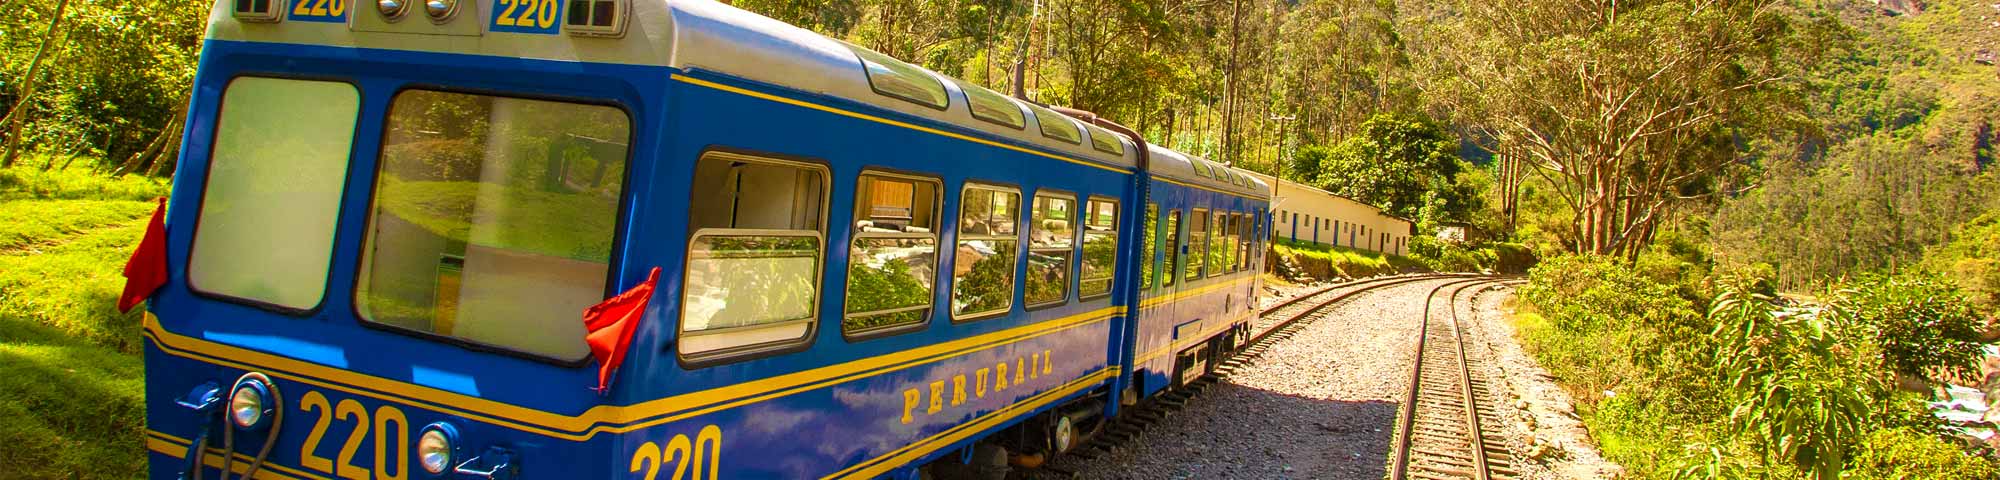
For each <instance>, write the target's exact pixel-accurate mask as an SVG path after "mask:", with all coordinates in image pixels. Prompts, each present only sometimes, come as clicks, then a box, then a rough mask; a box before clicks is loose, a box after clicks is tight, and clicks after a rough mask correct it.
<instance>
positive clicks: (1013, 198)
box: [951, 184, 1021, 320]
mask: <svg viewBox="0 0 2000 480" xmlns="http://www.w3.org/2000/svg"><path fill="white" fill-rule="evenodd" d="M1020 205H1021V192H1020V191H1019V190H1014V189H1012V188H1007V187H995V186H987V185H976V184H968V185H966V186H965V190H964V192H963V193H962V194H960V199H959V220H958V245H957V249H956V250H954V253H953V254H952V260H951V262H952V271H951V316H952V318H953V319H955V320H964V319H968V318H972V317H981V316H986V315H992V314H997V313H1002V312H1006V311H1007V309H1008V308H1011V307H1013V306H1014V265H1015V262H1016V260H1015V258H1016V257H1017V256H1018V255H1019V252H1018V250H1017V247H1018V246H1019V243H1020V237H1018V236H1017V234H1016V233H1015V232H1018V231H1019V230H1016V228H1017V225H1016V223H1017V222H1018V221H1019V218H1020V217H1019V214H1018V213H1017V212H1019V209H1020Z"/></svg>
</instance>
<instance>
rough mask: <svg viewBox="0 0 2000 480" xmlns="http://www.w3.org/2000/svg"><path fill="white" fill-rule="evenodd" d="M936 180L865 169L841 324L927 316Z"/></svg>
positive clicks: (862, 327)
mask: <svg viewBox="0 0 2000 480" xmlns="http://www.w3.org/2000/svg"><path fill="white" fill-rule="evenodd" d="M937 195H938V182H937V181H935V180H929V179H923V178H917V177H905V176H898V175H891V174H885V173H873V172H870V173H864V174H862V175H861V183H860V186H859V188H858V189H857V192H856V193H855V197H856V198H855V201H854V207H855V208H854V209H855V212H854V219H855V220H854V246H853V247H852V248H850V249H848V254H847V305H846V308H845V311H846V317H845V318H844V319H843V320H842V321H841V328H842V329H844V330H845V331H846V332H847V333H848V334H850V335H852V334H857V333H865V332H869V331H876V330H882V329H887V328H891V327H895V326H899V325H911V324H916V323H921V322H923V321H924V319H927V318H930V314H931V284H932V283H933V282H935V281H936V278H937V275H936V272H937V241H938V238H937V235H938V234H937V211H938V209H937V204H938V198H937Z"/></svg>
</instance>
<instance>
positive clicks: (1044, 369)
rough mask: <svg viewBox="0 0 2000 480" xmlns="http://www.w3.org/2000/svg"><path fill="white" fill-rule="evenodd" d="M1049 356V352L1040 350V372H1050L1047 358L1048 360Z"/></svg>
mask: <svg viewBox="0 0 2000 480" xmlns="http://www.w3.org/2000/svg"><path fill="white" fill-rule="evenodd" d="M1050 356H1051V354H1050V352H1049V351H1048V350H1043V351H1042V373H1050V372H1049V368H1050V367H1049V363H1050V362H1049V360H1050V358H1049V357H1050Z"/></svg>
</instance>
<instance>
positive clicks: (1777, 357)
mask: <svg viewBox="0 0 2000 480" xmlns="http://www.w3.org/2000/svg"><path fill="white" fill-rule="evenodd" d="M1759 280H1760V279H1756V278H1745V277H1736V278H1731V279H1729V281H1726V282H1725V284H1724V285H1723V286H1722V294H1721V295H1719V296H1717V297H1716V300H1715V306H1714V308H1713V309H1711V310H1710V311H1709V318H1710V319H1711V320H1713V321H1714V322H1715V324H1716V325H1715V335H1714V337H1715V339H1714V340H1715V341H1716V342H1717V343H1718V344H1719V346H1720V348H1719V349H1717V351H1716V355H1715V365H1716V367H1717V371H1718V372H1720V373H1722V374H1723V375H1725V376H1726V378H1727V379H1728V381H1729V383H1728V385H1729V387H1730V389H1729V390H1728V394H1729V397H1728V398H1729V401H1730V403H1731V408H1730V415H1729V425H1730V430H1729V431H1730V433H1731V434H1733V436H1734V437H1735V439H1736V440H1737V441H1739V442H1745V443H1747V444H1748V445H1750V446H1751V447H1752V448H1753V449H1755V450H1756V451H1758V453H1760V454H1761V457H1762V458H1764V459H1766V460H1767V461H1769V460H1776V461H1781V462H1784V463H1786V464H1789V465H1790V466H1792V467H1794V468H1798V469H1799V470H1800V471H1802V472H1805V473H1806V475H1807V476H1808V477H1812V478H1839V477H1840V471H1841V468H1842V464H1843V463H1844V462H1845V460H1846V458H1847V454H1848V449H1849V448H1850V447H1852V446H1853V445H1854V444H1856V443H1859V442H1858V437H1859V436H1860V435H1861V434H1862V432H1866V431H1868V430H1869V429H1871V428H1873V427H1875V426H1877V423H1876V422H1879V421H1881V420H1882V419H1879V418H1871V416H1872V413H1873V410H1872V409H1871V408H1870V407H1871V405H1872V404H1874V403H1875V402H1874V401H1873V399H1874V398H1878V397H1884V396H1886V394H1887V392H1888V389H1887V386H1886V385H1884V384H1883V382H1882V381H1881V380H1880V377H1879V376H1878V375H1873V374H1872V372H1870V371H1869V369H1868V367H1869V366H1868V365H1865V364H1861V363H1858V362H1855V361H1854V360H1855V359H1854V356H1853V355H1852V353H1853V350H1854V347H1852V346H1849V345H1847V344H1846V342H1844V341H1843V338H1842V335H1841V333H1842V331H1843V330H1844V329H1843V328H1842V326H1840V325H1835V324H1834V322H1839V321H1841V320H1842V319H1841V318H1840V317H1837V316H1832V317H1831V318H1829V316H1821V315H1813V314H1810V313H1804V314H1800V313H1795V312H1779V311H1778V310H1777V305H1776V304H1774V303H1772V301H1771V300H1772V298H1771V297H1769V296H1766V295H1763V294H1760V293H1756V290H1757V288H1758V287H1757V283H1758V281H1759Z"/></svg>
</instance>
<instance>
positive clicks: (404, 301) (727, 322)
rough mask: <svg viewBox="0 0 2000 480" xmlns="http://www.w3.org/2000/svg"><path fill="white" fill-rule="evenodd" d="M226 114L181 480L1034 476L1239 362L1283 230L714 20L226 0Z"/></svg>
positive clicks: (183, 426) (1050, 133) (1193, 167)
mask: <svg viewBox="0 0 2000 480" xmlns="http://www.w3.org/2000/svg"><path fill="white" fill-rule="evenodd" d="M191 103H192V105H191V109H190V111H189V114H188V121H187V125H188V126H187V132H186V138H187V142H186V145H185V147H184V149H183V150H182V151H181V152H180V155H181V158H182V164H181V167H180V169H179V172H178V174H177V175H176V177H175V179H174V192H175V195H174V196H173V197H172V199H171V200H170V201H169V203H168V206H167V211H168V215H167V217H166V220H165V222H164V225H165V226H164V229H165V232H166V235H165V238H166V241H165V243H164V245H165V248H164V256H165V259H166V260H165V264H166V268H167V271H168V272H169V276H168V281H167V282H166V283H165V284H164V285H163V286H162V287H161V288H159V289H158V290H157V291H156V292H155V293H153V294H152V296H151V298H150V300H151V301H150V302H149V304H148V307H147V308H148V310H149V311H148V313H147V314H146V315H145V323H144V335H145V338H146V340H147V342H146V352H145V356H146V364H147V365H146V367H147V368H146V371H147V379H146V394H147V398H148V402H149V405H148V407H149V408H148V410H147V416H148V418H147V430H146V432H145V434H146V438H145V444H146V446H147V448H148V449H149V451H150V455H151V461H150V465H151V467H150V468H151V470H150V474H151V476H152V477H153V478H197V477H208V478H214V477H224V478H230V477H253V478H311V479H333V478H339V479H347V480H369V479H375V480H412V479H425V478H638V479H646V480H658V479H675V480H679V479H687V478H697V479H701V478H706V479H716V478H878V477H891V478H917V477H919V476H923V475H926V474H942V470H946V469H960V470H962V469H964V468H966V467H968V466H969V467H971V468H973V469H975V470H976V469H979V468H1005V467H1006V466H1007V465H1006V462H1008V461H1009V459H1011V461H1012V462H1014V463H1016V464H1033V463H1034V462H1035V461H1036V460H1038V459H1045V458H1046V457H1047V456H1048V455H1054V454H1060V453H1062V452H1063V451H1065V450H1068V449H1070V448H1073V447H1075V446H1076V445H1078V444H1079V443H1081V442H1082V441H1083V439H1085V438H1086V437H1087V436H1088V435H1089V434H1090V432H1093V431H1094V430H1095V429H1096V428H1097V427H1098V426H1100V425H1102V424H1103V423H1104V422H1105V421H1106V420H1107V419H1109V418H1112V417H1114V416H1116V415H1118V414H1119V412H1120V411H1121V409H1125V408H1127V407H1130V406H1132V405H1135V404H1137V403H1138V402H1142V401H1144V400H1145V399H1147V398H1148V397H1152V396H1155V395H1159V394H1161V393H1162V392H1163V391H1165V390H1168V389H1171V388H1175V387H1176V386H1177V385H1179V384H1182V383H1184V382H1186V381H1189V380H1191V379H1193V378H1196V377H1198V376H1200V375H1201V374H1202V373H1204V372H1205V371H1206V370H1207V369H1209V368H1210V367H1209V365H1211V364H1212V363H1213V360H1214V359H1216V358H1219V356H1220V355H1223V354H1226V353H1227V352H1228V351H1229V350H1231V349H1232V348H1233V347H1234V346H1235V345H1237V344H1238V343H1239V342H1240V341H1242V340H1243V339H1244V338H1245V334H1246V333H1247V332H1246V331H1247V328H1248V322H1249V320H1250V319H1251V318H1252V317H1253V316H1254V315H1255V311H1256V310H1255V306H1256V303H1257V302H1256V297H1257V292H1258V285H1257V280H1256V278H1257V271H1258V270H1259V266H1260V265H1262V263H1263V262H1262V258H1261V257H1262V253H1263V252H1264V251H1265V249H1264V248H1263V243H1264V242H1265V241H1266V240H1267V239H1266V238H1265V236H1266V234H1267V233H1268V232H1269V231H1270V230H1271V229H1270V228H1269V226H1270V224H1269V223H1268V222H1269V220H1268V218H1267V217H1268V215H1267V213H1266V212H1267V210H1266V209H1267V202H1268V199H1269V195H1268V192H1269V189H1270V186H1269V185H1268V184H1265V183H1263V182H1261V181H1258V180H1256V179H1253V178H1251V177H1250V176H1248V175H1246V174H1244V172H1241V171H1237V170H1233V169H1231V168H1228V167H1225V166H1222V165H1219V164H1216V163H1214V162H1210V161H1207V160H1203V159H1200V158H1195V157H1192V156H1189V155H1185V154H1181V153H1177V152H1174V151H1172V150H1168V149H1164V148H1160V147H1158V146H1153V145H1148V144H1146V143H1145V142H1144V141H1143V140H1142V139H1140V138H1139V137H1138V136H1136V135H1134V134H1132V133H1131V132H1130V131H1129V130H1126V129H1124V128H1123V127H1121V126H1119V125H1117V124H1116V123H1112V122H1110V121H1106V120H1102V119H1097V118H1095V117H1094V116H1092V115H1090V114H1088V113H1086V112H1078V111H1061V112H1059V111H1058V110H1057V109H1053V108H1049V107H1045V106H1041V105H1036V104H1032V103H1028V102H1023V101H1019V100H1016V99H1013V98H1009V97H1007V96H1004V95H1001V94H998V93H995V92H992V91H989V90H987V89H984V88H981V87H978V86H975V85H972V84H967V83H964V82H961V81H958V80H955V79H952V78H950V77H947V76H943V75H939V74H936V73H933V72H930V71H927V70H924V69H922V68H919V67H916V66H913V65H910V64H906V63H904V62H901V61H898V60H896V59H894V58H890V57H888V56H885V55H882V54H879V53H875V52H872V51H869V50H867V49H864V48H860V47H857V46H853V45H848V44H845V43H842V42H839V41H836V40H832V39H828V38H825V37H822V36H819V35H816V34H813V33H811V32H808V31H805V30H802V29H799V28H797V27H793V26H790V25H786V24H784V23H781V22H777V21H774V20H771V19H767V18H763V17H760V16H757V15H754V14H750V13H747V12H744V11H741V10H737V9H735V8H733V7H729V6H726V5H722V4H719V3H715V2H712V1H709V0H685V1H684V0H672V1H667V0H562V1H558V0H489V1H474V0H456V1H454V0H427V1H424V2H407V1H404V0H378V1H377V2H376V3H374V4H366V3H354V2H349V1H347V0H289V1H287V0H220V1H217V2H216V3H215V5H214V8H213V10H212V15H211V16H210V23H209V27H208V32H207V35H206V39H205V41H204V47H203V51H202V55H201V61H200V65H199V70H198V72H197V74H196V79H195V81H194V92H193V94H192V102H191ZM653 272H659V273H657V274H655V273H653ZM654 275H657V277H655V276H654ZM655 278H656V280H654V281H653V282H652V283H648V282H649V279H655ZM639 285H651V287H650V288H652V290H651V291H652V294H651V295H652V296H651V297H650V300H649V301H648V302H647V303H646V306H645V308H644V309H643V310H642V311H641V316H640V317H638V318H637V319H636V320H635V321H637V322H638V323H637V327H636V329H635V330H634V331H633V333H632V334H631V337H630V340H629V343H628V344H625V345H626V346H625V350H623V352H625V353H624V359H623V362H622V365H620V366H619V368H618V369H617V371H616V372H615V373H614V374H613V376H612V378H611V380H612V381H611V382H610V383H609V385H608V388H605V389H602V390H600V389H597V388H595V387H597V386H598V385H599V380H600V373H602V372H600V365H601V364H600V361H599V360H597V359H595V358H593V355H592V351H591V349H590V348H589V346H588V345H587V344H586V340H585V337H586V335H588V334H589V333H590V332H588V331H587V330H586V328H585V325H584V323H583V321H582V319H581V314H582V312H583V311H584V310H585V309H586V308H589V307H591V306H593V305H596V304H599V303H600V302H603V301H605V300H606V299H607V298H612V297H615V296H619V295H620V293H621V292H626V291H628V290H631V289H633V288H634V287H635V286H639Z"/></svg>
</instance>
